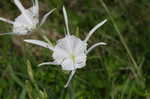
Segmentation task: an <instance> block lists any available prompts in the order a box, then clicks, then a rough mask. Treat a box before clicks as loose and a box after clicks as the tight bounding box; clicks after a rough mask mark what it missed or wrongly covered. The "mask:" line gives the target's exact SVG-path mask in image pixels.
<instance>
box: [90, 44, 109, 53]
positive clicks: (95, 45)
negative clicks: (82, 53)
mask: <svg viewBox="0 0 150 99" xmlns="http://www.w3.org/2000/svg"><path fill="white" fill-rule="evenodd" d="M100 45H107V44H106V43H104V42H99V43H96V44H94V45H92V46H91V47H90V48H89V49H88V50H87V54H88V53H89V52H91V50H93V49H94V48H95V47H97V46H100Z"/></svg>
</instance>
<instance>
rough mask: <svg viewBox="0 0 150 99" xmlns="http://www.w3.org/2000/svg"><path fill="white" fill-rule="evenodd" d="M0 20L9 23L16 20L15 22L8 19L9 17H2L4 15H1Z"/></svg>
mask: <svg viewBox="0 0 150 99" xmlns="http://www.w3.org/2000/svg"><path fill="white" fill-rule="evenodd" d="M0 21H4V22H7V23H9V24H14V22H13V21H11V20H8V19H5V18H2V17H0Z"/></svg>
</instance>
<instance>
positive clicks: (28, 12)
mask: <svg viewBox="0 0 150 99" xmlns="http://www.w3.org/2000/svg"><path fill="white" fill-rule="evenodd" d="M32 2H33V6H32V7H30V8H28V9H25V8H24V7H23V5H22V4H21V2H20V0H14V3H15V5H16V6H17V7H18V9H19V10H20V12H21V15H19V16H18V17H16V18H15V20H14V21H11V20H8V19H5V18H2V17H0V21H4V22H7V23H9V24H12V25H13V30H12V32H9V33H4V34H1V35H5V34H17V35H26V34H28V33H30V32H32V31H33V30H34V29H36V28H37V27H38V26H41V25H42V24H43V23H44V22H45V21H46V19H47V18H48V16H49V15H50V14H51V13H52V12H53V11H54V10H55V9H52V10H51V11H49V12H48V13H46V14H45V15H44V16H43V18H42V20H39V4H38V0H32Z"/></svg>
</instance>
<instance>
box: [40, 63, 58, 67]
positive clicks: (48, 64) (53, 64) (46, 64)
mask: <svg viewBox="0 0 150 99" xmlns="http://www.w3.org/2000/svg"><path fill="white" fill-rule="evenodd" d="M43 65H59V64H58V63H56V62H44V63H41V64H39V65H38V66H39V67H40V66H43Z"/></svg>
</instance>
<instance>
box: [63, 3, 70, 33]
mask: <svg viewBox="0 0 150 99" xmlns="http://www.w3.org/2000/svg"><path fill="white" fill-rule="evenodd" d="M63 15H64V20H65V25H66V30H67V34H68V35H70V31H69V25H68V16H67V12H66V9H65V7H64V6H63Z"/></svg>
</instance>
